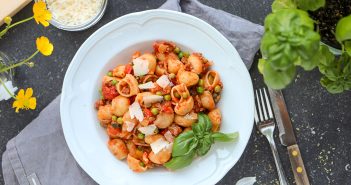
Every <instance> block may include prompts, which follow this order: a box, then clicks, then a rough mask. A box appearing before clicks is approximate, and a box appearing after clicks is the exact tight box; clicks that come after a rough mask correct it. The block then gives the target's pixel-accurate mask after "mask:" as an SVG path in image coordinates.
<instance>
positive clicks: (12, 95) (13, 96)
mask: <svg viewBox="0 0 351 185" xmlns="http://www.w3.org/2000/svg"><path fill="white" fill-rule="evenodd" d="M0 83H1V85H2V86H4V88H5V90H6V92H7V93H9V95H10V96H11V97H12V98H13V99H17V98H16V97H15V95H14V94H12V93H11V92H10V90H9V89H8V88H7V87H6V85H5V83H4V82H3V81H2V80H1V78H0Z"/></svg>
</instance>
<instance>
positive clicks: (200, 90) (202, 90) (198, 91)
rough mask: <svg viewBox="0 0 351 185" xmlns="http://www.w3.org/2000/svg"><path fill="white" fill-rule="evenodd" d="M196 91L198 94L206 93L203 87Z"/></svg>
mask: <svg viewBox="0 0 351 185" xmlns="http://www.w3.org/2000/svg"><path fill="white" fill-rule="evenodd" d="M196 91H197V93H199V94H202V93H204V88H203V87H197V88H196Z"/></svg>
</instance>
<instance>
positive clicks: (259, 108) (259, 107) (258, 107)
mask: <svg viewBox="0 0 351 185" xmlns="http://www.w3.org/2000/svg"><path fill="white" fill-rule="evenodd" d="M256 100H257V109H258V113H259V116H260V121H263V120H264V119H263V116H262V110H261V104H260V99H259V98H258V91H257V89H256Z"/></svg>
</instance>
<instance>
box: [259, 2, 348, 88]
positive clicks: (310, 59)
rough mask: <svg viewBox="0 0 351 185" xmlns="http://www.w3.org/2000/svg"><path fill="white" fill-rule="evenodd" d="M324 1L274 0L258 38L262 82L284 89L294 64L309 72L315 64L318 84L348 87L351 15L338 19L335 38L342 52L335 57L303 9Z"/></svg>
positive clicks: (316, 6) (331, 86)
mask: <svg viewBox="0 0 351 185" xmlns="http://www.w3.org/2000/svg"><path fill="white" fill-rule="evenodd" d="M324 4H325V1H324V0H275V1H274V2H273V4H272V13H271V14H269V15H268V16H267V17H266V19H265V22H264V27H265V34H264V35H263V38H262V40H261V53H262V58H261V59H260V60H259V63H258V68H259V71H260V73H262V74H263V77H264V81H265V83H266V84H267V85H268V86H269V87H271V88H273V89H283V88H285V87H286V86H287V85H289V84H290V83H291V82H292V80H293V79H294V78H295V75H296V69H297V67H302V68H303V69H304V70H306V71H310V70H312V69H314V68H316V67H318V68H319V70H320V72H321V73H322V74H323V77H322V79H321V84H322V86H324V87H325V88H326V89H327V90H328V91H329V92H330V93H340V92H343V91H345V90H350V88H351V77H350V75H351V70H350V68H351V66H350V65H351V64H350V63H351V16H348V17H345V18H343V19H341V20H340V21H339V23H338V25H337V27H336V38H337V40H338V41H339V42H340V44H341V45H342V51H343V54H342V55H341V57H339V58H338V59H336V58H335V57H334V55H333V54H332V53H331V52H330V51H329V49H328V48H327V46H324V45H321V44H320V35H319V33H318V32H317V31H316V30H315V28H314V20H313V19H311V18H310V17H309V15H308V13H307V12H306V11H307V10H312V11H313V10H316V9H318V8H320V7H322V6H324Z"/></svg>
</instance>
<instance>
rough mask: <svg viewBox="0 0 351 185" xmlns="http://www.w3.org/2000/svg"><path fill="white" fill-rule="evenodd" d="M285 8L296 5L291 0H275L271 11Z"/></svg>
mask: <svg viewBox="0 0 351 185" xmlns="http://www.w3.org/2000/svg"><path fill="white" fill-rule="evenodd" d="M287 8H296V5H295V3H294V2H293V1H292V0H275V1H274V2H273V3H272V12H276V11H279V10H281V9H287Z"/></svg>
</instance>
